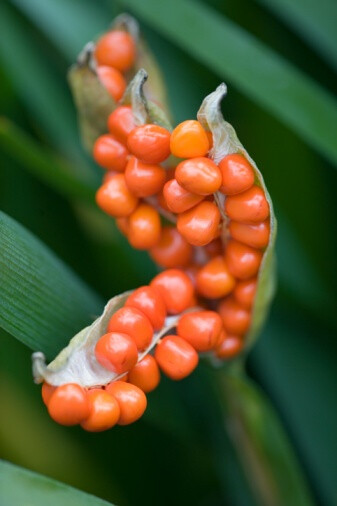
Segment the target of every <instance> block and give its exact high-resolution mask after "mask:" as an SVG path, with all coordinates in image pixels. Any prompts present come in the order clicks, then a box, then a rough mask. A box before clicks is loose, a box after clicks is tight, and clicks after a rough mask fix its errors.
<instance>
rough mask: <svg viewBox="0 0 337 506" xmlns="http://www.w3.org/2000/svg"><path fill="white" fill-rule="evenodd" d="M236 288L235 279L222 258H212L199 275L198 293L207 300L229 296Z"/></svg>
mask: <svg viewBox="0 0 337 506" xmlns="http://www.w3.org/2000/svg"><path fill="white" fill-rule="evenodd" d="M234 286H235V278H234V277H233V275H232V274H231V273H230V271H229V269H228V267H227V264H226V262H225V260H224V258H223V257H222V256H217V257H215V258H212V260H210V261H209V262H207V264H205V265H204V266H203V267H202V268H201V269H200V270H199V272H198V273H197V276H196V287H197V292H198V293H200V295H202V296H203V297H206V298H207V299H218V298H220V297H224V296H225V295H228V294H229V293H230V292H231V291H232V290H233V288H234Z"/></svg>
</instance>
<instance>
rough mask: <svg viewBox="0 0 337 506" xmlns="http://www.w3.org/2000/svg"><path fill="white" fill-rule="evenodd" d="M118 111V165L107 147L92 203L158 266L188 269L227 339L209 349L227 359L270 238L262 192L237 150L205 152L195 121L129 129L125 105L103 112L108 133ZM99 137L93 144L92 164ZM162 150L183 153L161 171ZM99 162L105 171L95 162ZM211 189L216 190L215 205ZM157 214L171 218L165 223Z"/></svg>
mask: <svg viewBox="0 0 337 506" xmlns="http://www.w3.org/2000/svg"><path fill="white" fill-rule="evenodd" d="M125 110H128V114H129V121H128V129H127V130H128V131H126V129H125V130H124V132H125V135H124V141H123V142H124V147H125V160H124V166H123V167H122V165H120V166H119V171H118V172H117V171H116V164H114V163H113V160H116V159H117V158H118V154H117V153H116V151H115V150H114V149H113V148H111V150H110V151H109V159H110V164H109V167H110V170H109V171H108V172H107V174H106V175H105V177H104V182H103V185H102V186H101V188H100V189H99V190H98V192H97V196H96V200H97V203H98V205H99V206H100V207H101V209H103V211H105V212H106V213H108V214H110V215H111V216H113V217H115V218H116V223H117V226H118V228H119V229H120V230H121V232H122V233H123V234H124V235H125V236H126V237H127V238H128V240H129V242H130V244H131V245H132V246H133V247H134V248H137V249H143V250H148V251H149V254H150V256H151V258H152V259H153V260H154V261H155V262H156V263H157V264H158V265H159V266H160V267H161V268H180V269H182V271H184V272H185V273H187V274H188V275H189V276H190V278H191V279H192V281H193V284H194V286H195V287H196V295H197V297H198V303H199V304H201V305H205V304H206V305H207V301H208V303H210V301H212V307H214V303H216V304H217V309H218V312H219V314H220V315H221V317H222V320H223V325H224V329H225V332H226V334H227V338H226V339H225V340H224V341H223V343H222V345H221V346H220V347H219V348H218V349H217V351H216V355H217V356H218V357H219V358H223V359H224V358H231V357H232V356H234V355H235V354H237V353H239V352H240V350H241V349H242V346H243V337H244V335H245V333H246V332H247V330H248V329H249V326H250V321H251V309H252V306H253V302H254V296H255V291H256V284H257V274H258V271H259V267H260V264H261V260H262V257H263V250H264V248H265V247H266V246H267V245H268V241H269V234H270V224H269V205H268V202H267V200H266V197H265V195H264V192H263V190H262V188H261V187H260V186H258V185H256V184H255V176H254V170H253V168H252V166H251V165H250V163H249V162H248V160H246V159H245V157H244V156H243V155H242V154H230V155H227V156H225V157H224V158H223V159H222V160H221V161H220V163H219V164H218V165H216V164H215V163H214V161H213V160H211V159H210V158H209V157H208V156H207V155H208V153H209V150H210V148H211V144H212V139H211V135H210V133H209V132H206V131H205V130H204V129H203V128H202V126H201V124H200V123H199V122H198V121H195V120H188V121H184V122H183V123H181V124H180V125H178V126H177V127H176V128H175V129H174V130H173V132H172V133H171V134H170V132H169V131H168V130H165V129H164V128H162V127H160V126H158V125H150V124H147V125H142V126H138V127H135V126H134V125H132V110H131V108H127V107H125V106H122V107H119V108H117V109H116V110H115V111H114V112H113V113H112V114H111V116H110V118H109V122H108V124H109V128H110V132H111V135H115V136H117V133H118V132H120V131H121V130H122V127H121V125H120V123H119V122H118V120H116V118H119V117H120V115H121V112H122V111H125ZM111 118H113V120H114V121H112V119H111ZM111 125H113V127H111ZM103 137H104V136H103ZM119 138H120V139H121V136H120V134H119ZM101 139H102V137H100V138H99V139H98V140H97V142H96V145H95V148H94V157H95V159H96V161H97V162H98V163H100V158H99V157H98V156H97V146H99V145H100V142H101ZM121 142H122V140H121ZM169 155H174V156H176V157H179V158H184V159H183V160H182V161H180V163H178V164H177V165H176V167H172V166H170V167H169V168H168V169H165V168H164V167H163V166H162V165H160V163H162V162H164V161H165V160H167V158H168V157H169ZM101 165H102V166H103V167H104V168H106V169H108V164H105V165H103V164H102V160H101ZM112 166H114V167H115V169H114V170H111V167H112ZM217 194H218V195H219V194H220V195H221V196H222V199H220V202H222V205H223V208H222V209H220V208H219V200H216V199H215V197H214V195H217ZM161 215H163V216H164V218H167V216H168V217H169V219H171V221H172V222H173V223H172V224H170V225H168V224H166V223H165V221H164V220H163V219H162V218H161ZM224 216H225V219H226V229H225V235H224V234H223V230H224V220H223V217H224Z"/></svg>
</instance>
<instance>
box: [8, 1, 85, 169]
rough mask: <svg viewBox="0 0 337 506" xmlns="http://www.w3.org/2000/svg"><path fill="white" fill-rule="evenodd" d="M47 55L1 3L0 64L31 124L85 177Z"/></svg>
mask: <svg viewBox="0 0 337 506" xmlns="http://www.w3.org/2000/svg"><path fill="white" fill-rule="evenodd" d="M49 58H50V55H49V54H48V53H47V52H46V51H45V48H44V47H43V46H42V47H41V44H39V43H38V41H37V40H36V38H34V37H33V36H32V34H31V33H30V32H29V30H28V29H27V26H26V25H25V23H24V22H23V20H22V18H21V17H20V16H18V14H17V13H16V12H15V11H14V9H12V8H11V6H10V5H9V4H6V3H4V2H2V3H1V6H0V61H1V62H2V65H3V68H4V70H5V72H6V74H7V75H8V77H9V78H10V80H11V81H12V84H13V87H14V88H15V90H16V91H17V93H18V95H19V96H20V98H21V100H22V101H23V102H24V104H25V106H26V108H27V109H28V111H30V114H31V115H32V117H33V118H34V122H38V123H40V125H41V126H42V130H43V132H44V133H45V134H46V135H47V136H49V137H50V139H51V140H52V143H53V144H54V145H55V146H57V147H58V148H59V150H60V152H62V153H65V154H67V155H68V156H70V157H71V158H73V159H76V160H80V161H81V164H82V171H83V173H85V172H86V171H87V172H88V173H89V172H90V170H92V169H89V167H88V164H87V163H86V161H85V159H84V157H83V154H82V152H81V150H80V149H79V144H78V135H77V127H76V122H75V116H74V114H73V112H72V111H73V107H72V103H71V100H70V94H69V96H68V94H67V93H66V86H65V79H64V81H62V80H61V79H60V78H59V76H58V75H57V73H56V72H55V64H54V65H53V63H52V62H51V61H50V60H49Z"/></svg>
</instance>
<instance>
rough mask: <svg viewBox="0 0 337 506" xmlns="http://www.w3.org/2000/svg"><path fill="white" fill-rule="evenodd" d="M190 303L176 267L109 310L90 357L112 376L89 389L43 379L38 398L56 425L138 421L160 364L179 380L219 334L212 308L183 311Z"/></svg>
mask: <svg viewBox="0 0 337 506" xmlns="http://www.w3.org/2000/svg"><path fill="white" fill-rule="evenodd" d="M194 304H195V289H194V287H193V284H192V281H191V280H190V278H189V277H188V276H187V274H185V273H184V272H182V271H181V270H179V269H169V270H167V271H164V272H162V273H160V274H158V275H157V276H156V277H155V278H154V279H153V280H152V282H151V284H150V285H149V286H143V287H140V288H138V289H137V290H135V291H134V292H133V293H132V294H131V295H129V297H128V298H127V300H126V302H125V304H124V306H123V307H122V308H120V309H118V310H117V311H116V312H115V313H114V314H113V315H112V317H111V318H110V321H109V322H108V325H107V328H106V333H105V334H104V335H103V336H101V337H100V339H99V340H98V341H97V343H96V346H95V357H96V360H97V361H98V362H99V363H100V364H101V366H102V367H104V368H105V369H107V370H109V371H112V372H113V373H115V374H117V375H118V377H116V380H114V381H112V382H111V383H109V384H108V385H104V386H97V387H93V388H89V389H85V388H83V387H81V386H80V385H77V384H75V383H68V384H63V385H61V386H59V387H54V386H51V385H48V384H47V383H44V384H43V386H42V398H43V401H44V403H45V404H46V405H47V408H48V411H49V414H50V416H51V418H53V420H55V421H56V422H58V423H60V424H62V425H77V424H80V425H81V426H82V427H83V428H84V429H85V430H87V431H90V432H99V431H102V430H106V429H109V428H111V427H113V426H114V425H116V424H119V425H128V424H130V423H132V422H135V421H136V420H138V419H139V418H140V417H141V416H142V414H143V413H144V411H145V409H146V405H147V400H146V396H145V393H148V392H151V391H152V390H154V389H155V388H156V387H157V386H158V384H159V381H160V369H161V370H162V371H163V373H164V374H166V376H168V377H169V378H171V379H173V380H180V379H183V378H185V377H186V376H188V375H189V374H191V372H192V371H193V370H194V369H195V368H196V366H197V365H198V361H199V357H198V351H200V352H202V351H209V350H211V349H215V348H216V347H217V346H219V344H221V342H222V340H223V339H224V338H225V333H224V330H223V325H222V322H221V318H220V316H219V315H218V314H217V313H216V312H214V311H206V310H205V311H203V310H201V311H191V312H186V313H184V311H186V310H188V309H189V308H192V307H193V306H194ZM181 313H184V314H182V315H181V316H180V317H179V318H178V322H177V328H176V331H177V332H176V334H174V335H173V334H172V335H165V336H164V337H163V338H161V339H158V340H157V341H156V342H155V343H153V347H152V350H151V352H152V353H153V354H150V353H147V352H146V349H147V348H148V347H149V346H150V345H151V343H152V341H153V338H154V332H155V331H157V332H158V331H160V330H161V329H162V328H163V327H165V321H166V317H167V316H169V315H180V314H181Z"/></svg>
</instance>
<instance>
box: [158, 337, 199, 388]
mask: <svg viewBox="0 0 337 506" xmlns="http://www.w3.org/2000/svg"><path fill="white" fill-rule="evenodd" d="M154 356H155V359H156V360H157V362H158V365H159V367H160V369H161V370H162V371H163V372H164V373H165V374H166V376H168V377H169V378H171V379H173V380H181V379H183V378H186V376H189V375H190V374H191V372H192V371H194V369H195V368H196V367H197V365H198V362H199V357H198V353H197V352H196V351H195V349H194V348H193V346H191V345H190V344H189V343H188V342H187V341H185V339H182V338H181V337H179V336H173V335H169V336H166V337H164V338H163V339H161V340H160V341H159V342H158V344H157V346H156V349H155V353H154Z"/></svg>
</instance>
